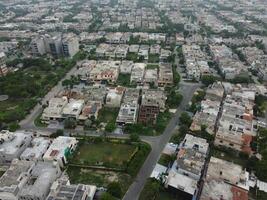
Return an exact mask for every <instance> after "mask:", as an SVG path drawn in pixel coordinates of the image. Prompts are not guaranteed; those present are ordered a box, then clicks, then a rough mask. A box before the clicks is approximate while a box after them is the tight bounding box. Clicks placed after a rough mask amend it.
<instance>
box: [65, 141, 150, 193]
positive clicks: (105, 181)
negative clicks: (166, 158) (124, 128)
mask: <svg viewBox="0 0 267 200" xmlns="http://www.w3.org/2000/svg"><path fill="white" fill-rule="evenodd" d="M150 150H151V148H150V146H149V145H148V144H146V143H144V142H133V143H132V142H131V141H130V140H122V139H115V138H106V137H85V138H83V139H80V141H79V145H78V147H77V149H76V151H75V152H74V154H73V155H71V156H70V157H69V160H70V162H69V164H68V166H67V173H68V175H69V178H70V182H71V183H83V184H89V185H90V184H92V185H96V186H99V187H107V186H108V185H109V184H110V183H114V182H118V183H119V184H120V186H121V189H122V193H123V194H124V193H125V192H126V191H127V190H128V187H129V186H130V184H131V183H132V181H133V180H134V177H135V176H136V174H137V173H138V171H139V170H140V168H141V166H142V165H143V163H144V161H145V159H146V157H147V155H148V154H149V152H150Z"/></svg>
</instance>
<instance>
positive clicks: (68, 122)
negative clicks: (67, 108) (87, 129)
mask: <svg viewBox="0 0 267 200" xmlns="http://www.w3.org/2000/svg"><path fill="white" fill-rule="evenodd" d="M76 125H77V122H76V120H75V119H73V118H67V119H65V121H64V128H67V129H74V128H75V127H76Z"/></svg>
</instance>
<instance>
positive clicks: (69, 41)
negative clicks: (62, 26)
mask: <svg viewBox="0 0 267 200" xmlns="http://www.w3.org/2000/svg"><path fill="white" fill-rule="evenodd" d="M78 51H79V40H78V38H77V36H76V35H75V34H71V33H69V34H64V35H63V37H62V53H63V55H64V56H66V57H73V56H74V55H75V54H76V53H78Z"/></svg>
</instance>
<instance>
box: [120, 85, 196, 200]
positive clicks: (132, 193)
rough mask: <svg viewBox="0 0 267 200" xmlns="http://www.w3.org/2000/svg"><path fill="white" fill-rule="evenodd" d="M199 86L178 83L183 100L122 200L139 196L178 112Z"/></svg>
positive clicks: (132, 199) (134, 198) (169, 135)
mask: <svg viewBox="0 0 267 200" xmlns="http://www.w3.org/2000/svg"><path fill="white" fill-rule="evenodd" d="M199 86H200V85H199V84H196V83H186V82H184V83H181V84H180V92H181V94H182V95H183V101H182V102H181V104H180V106H179V107H178V109H177V111H176V113H175V114H174V116H173V118H172V119H171V121H170V122H169V124H168V126H167V127H166V129H165V131H164V132H163V134H162V135H160V136H159V137H157V140H156V141H154V142H153V143H152V144H151V148H152V150H151V152H150V154H149V155H148V157H147V159H146V161H145V162H144V164H143V166H142V167H141V169H140V171H139V173H138V175H137V176H136V178H135V180H134V182H133V183H132V185H131V186H130V188H129V189H128V191H127V192H126V194H125V196H124V197H123V200H137V199H138V198H139V195H140V193H141V192H142V189H143V188H144V186H145V183H146V180H147V178H149V176H150V174H151V173H152V171H153V169H154V166H155V165H156V163H157V162H158V160H159V158H160V154H161V152H162V150H163V148H164V147H165V145H166V144H167V143H168V141H169V140H170V138H171V136H172V134H173V133H174V129H175V127H176V126H177V124H178V122H179V117H180V114H181V113H182V112H183V111H184V110H185V109H186V106H187V104H188V103H189V102H190V100H191V99H192V97H193V94H194V92H195V91H196V89H197V88H199Z"/></svg>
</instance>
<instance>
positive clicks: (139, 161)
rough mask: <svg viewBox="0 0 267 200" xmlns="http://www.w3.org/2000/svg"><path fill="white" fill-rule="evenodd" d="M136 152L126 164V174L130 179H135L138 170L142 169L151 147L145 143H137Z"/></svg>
mask: <svg viewBox="0 0 267 200" xmlns="http://www.w3.org/2000/svg"><path fill="white" fill-rule="evenodd" d="M137 146H138V151H137V152H136V153H135V155H134V156H133V157H132V159H131V161H130V162H129V163H128V167H127V170H126V171H127V173H128V174H130V175H131V176H132V177H135V176H136V175H137V173H138V172H139V169H140V168H141V167H142V165H143V163H144V162H145V160H146V158H147V156H148V154H149V152H150V151H151V147H150V146H149V145H148V144H147V143H143V142H142V143H139V144H138V145H137Z"/></svg>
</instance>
